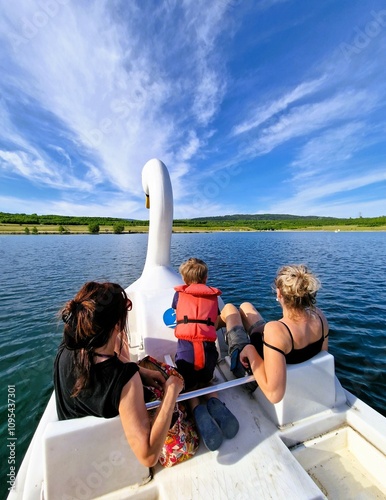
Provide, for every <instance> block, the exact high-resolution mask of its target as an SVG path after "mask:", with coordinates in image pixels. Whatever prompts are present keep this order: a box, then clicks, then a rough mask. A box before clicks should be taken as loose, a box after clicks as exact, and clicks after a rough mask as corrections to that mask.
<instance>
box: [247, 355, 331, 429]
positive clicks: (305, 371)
mask: <svg viewBox="0 0 386 500" xmlns="http://www.w3.org/2000/svg"><path fill="white" fill-rule="evenodd" d="M335 392H336V386H335V364H334V357H333V356H332V355H331V354H329V353H328V352H326V351H322V352H320V353H319V354H317V355H316V356H314V357H313V358H311V359H309V360H308V361H305V362H304V363H299V364H296V365H287V386H286V391H285V395H284V398H283V399H282V400H281V401H280V402H279V403H276V404H272V403H270V402H269V401H268V399H267V398H266V397H265V396H264V394H263V392H262V390H261V389H260V388H259V387H258V388H257V389H256V391H255V392H254V393H253V395H254V397H255V398H256V399H257V401H258V402H259V404H260V406H261V407H262V408H263V410H264V412H265V413H266V414H267V415H268V417H269V418H270V420H271V421H272V422H273V423H274V424H275V425H277V426H278V427H282V426H285V425H287V424H290V423H293V422H297V421H298V420H302V419H304V418H307V417H311V416H314V415H316V414H319V413H320V412H322V411H325V410H327V409H331V408H334V406H335V399H336V398H335Z"/></svg>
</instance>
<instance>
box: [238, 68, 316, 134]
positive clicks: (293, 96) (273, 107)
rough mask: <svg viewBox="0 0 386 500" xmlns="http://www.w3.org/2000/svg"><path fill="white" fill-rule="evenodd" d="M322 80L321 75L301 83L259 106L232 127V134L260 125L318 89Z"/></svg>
mask: <svg viewBox="0 0 386 500" xmlns="http://www.w3.org/2000/svg"><path fill="white" fill-rule="evenodd" d="M324 81H325V77H321V78H318V79H316V80H311V81H309V82H304V83H301V84H299V85H298V86H297V87H296V88H295V89H293V90H291V91H289V92H288V93H287V94H285V95H284V96H282V97H280V98H279V99H277V100H276V101H273V102H271V103H270V104H268V105H264V106H260V107H259V108H258V109H257V110H256V111H255V112H254V113H253V116H252V117H251V118H249V119H248V120H246V121H244V122H243V123H240V124H239V125H236V126H235V127H234V129H233V134H234V135H239V134H242V133H244V132H248V131H249V130H251V129H254V128H256V127H258V126H260V125H261V124H263V123H264V122H266V121H268V120H269V119H270V118H272V117H273V116H275V115H277V114H278V113H280V112H281V111H284V110H285V109H287V108H288V106H289V105H290V104H292V103H294V102H296V101H299V100H300V99H302V98H304V97H306V96H308V95H310V94H313V93H314V92H316V91H317V90H318V89H320V87H321V85H322V83H323V82H324Z"/></svg>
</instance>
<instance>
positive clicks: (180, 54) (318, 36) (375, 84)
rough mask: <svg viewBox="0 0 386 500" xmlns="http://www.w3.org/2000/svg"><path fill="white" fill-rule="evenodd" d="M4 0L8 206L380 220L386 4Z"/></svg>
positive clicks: (1, 143)
mask: <svg viewBox="0 0 386 500" xmlns="http://www.w3.org/2000/svg"><path fill="white" fill-rule="evenodd" d="M0 2H1V11H2V16H1V18H0V55H1V58H0V66H1V68H0V69H1V78H0V120H1V123H0V130H1V131H0V211H4V212H12V213H16V212H25V213H38V214H63V215H88V216H91V215H98V216H114V217H123V218H131V217H133V218H138V219H144V218H147V217H148V213H147V212H146V209H145V208H144V199H143V193H142V184H141V170H142V167H143V165H144V164H145V163H146V162H147V161H148V160H149V159H151V158H154V157H156V158H159V159H161V160H162V161H163V162H164V163H165V164H166V165H167V167H168V169H169V172H170V175H171V179H172V185H173V191H174V216H175V218H184V217H187V218H191V217H200V216H211V215H225V214H235V213H287V214H295V215H323V216H334V217H358V216H360V215H361V216H363V217H376V216H380V215H386V3H385V2H384V1H372V0H366V1H362V0H323V1H320V0H254V1H252V0H244V1H243V0H228V1H227V0H164V1H161V0H160V1H158V0H138V1H134V0H127V1H125V0H121V1H119V0H109V1H107V0H105V1H103V0H96V1H91V0H77V1H75V0H37V1H34V0H15V1H14V2H10V1H8V0H0Z"/></svg>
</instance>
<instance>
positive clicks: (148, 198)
mask: <svg viewBox="0 0 386 500" xmlns="http://www.w3.org/2000/svg"><path fill="white" fill-rule="evenodd" d="M146 208H150V197H149V195H148V194H147V195H146Z"/></svg>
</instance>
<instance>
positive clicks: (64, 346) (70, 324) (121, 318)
mask: <svg viewBox="0 0 386 500" xmlns="http://www.w3.org/2000/svg"><path fill="white" fill-rule="evenodd" d="M130 309H131V302H130V300H129V299H128V298H127V295H126V293H125V291H124V289H123V288H122V287H121V286H120V285H117V284H115V283H96V282H94V281H92V282H89V283H86V284H85V285H83V287H82V288H81V289H80V291H79V292H78V293H77V294H76V296H75V297H74V299H73V300H70V301H69V302H67V303H66V305H65V306H64V308H63V309H62V311H61V314H62V319H63V321H64V335H63V341H62V343H61V344H60V346H59V349H58V353H57V356H56V359H55V364H54V386H55V397H56V407H57V412H58V417H59V420H66V419H70V418H77V417H84V416H87V415H93V416H97V417H104V418H112V417H115V416H117V415H118V414H119V416H120V418H121V421H122V426H123V429H124V431H125V435H126V438H127V441H128V443H129V445H130V447H131V448H132V450H133V452H134V454H135V455H136V457H137V458H138V460H139V461H140V462H141V463H142V464H144V465H145V466H147V467H152V466H154V465H155V464H156V463H157V460H158V458H159V455H160V453H161V450H162V447H163V445H164V442H165V438H166V435H167V432H168V430H169V427H170V424H171V420H172V415H173V410H174V407H175V403H176V399H177V397H178V394H179V393H180V392H181V390H182V389H183V380H182V377H181V378H179V377H177V376H174V375H172V376H170V377H169V378H168V379H167V380H166V381H165V379H164V378H163V376H162V375H161V374H160V373H159V372H157V371H153V370H148V369H146V368H143V367H139V366H138V365H137V364H136V363H132V362H130V361H129V353H128V347H127V341H126V340H125V339H126V338H127V336H126V320H127V313H128V311H130ZM143 384H144V385H147V386H154V387H158V388H161V387H162V388H163V391H164V397H163V400H162V403H161V405H160V407H159V408H158V410H157V413H156V415H155V417H154V419H153V421H152V422H151V421H150V419H149V415H148V411H147V409H146V406H145V395H144V387H143Z"/></svg>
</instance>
